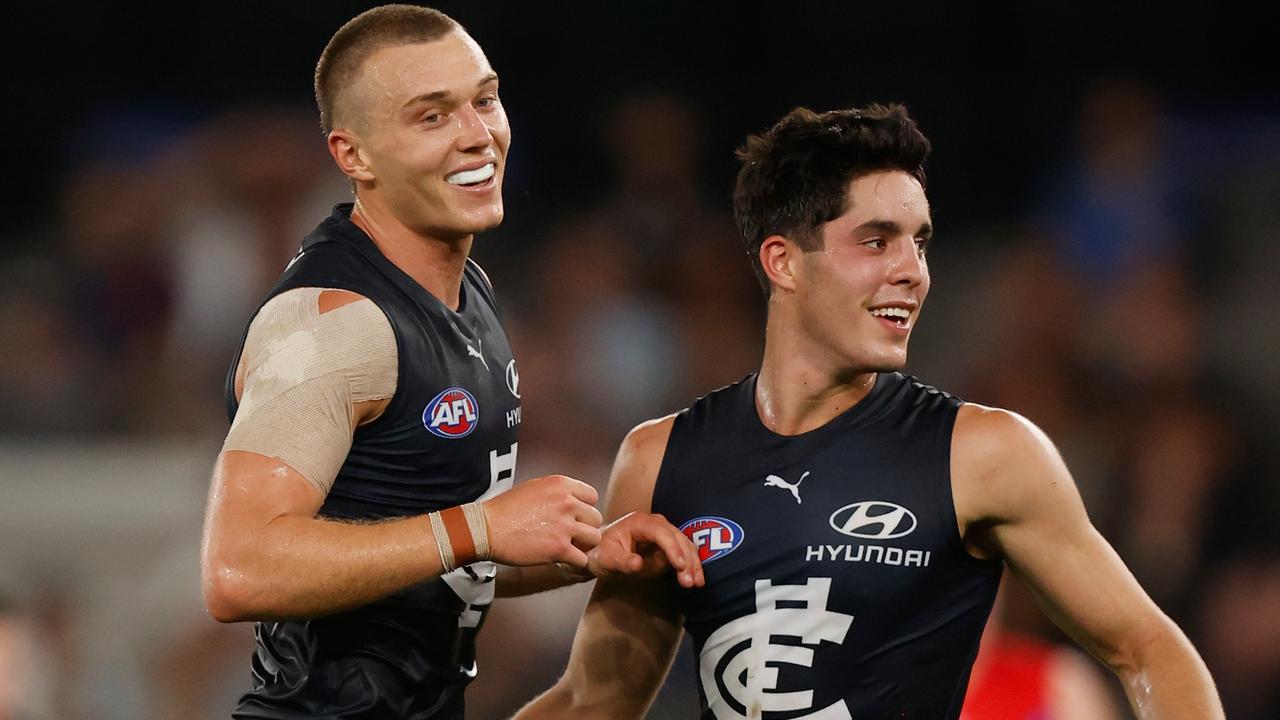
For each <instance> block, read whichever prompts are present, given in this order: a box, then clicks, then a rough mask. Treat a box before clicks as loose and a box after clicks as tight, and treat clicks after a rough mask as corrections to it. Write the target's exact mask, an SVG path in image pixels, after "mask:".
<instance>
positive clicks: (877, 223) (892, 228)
mask: <svg viewBox="0 0 1280 720" xmlns="http://www.w3.org/2000/svg"><path fill="white" fill-rule="evenodd" d="M855 229H856V230H876V231H878V232H882V233H887V234H889V235H901V234H903V230H902V226H901V225H899V224H898V222H897V221H896V220H874V219H873V220H868V221H866V222H864V223H862V224H861V225H859V226H858V227H857V228H855ZM915 236H916V237H919V238H924V239H925V240H928V239H929V238H931V237H933V225H930V224H929V223H928V222H926V223H923V224H922V225H921V226H920V229H919V230H917V231H916V235H915Z"/></svg>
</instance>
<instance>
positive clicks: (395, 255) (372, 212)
mask: <svg viewBox="0 0 1280 720" xmlns="http://www.w3.org/2000/svg"><path fill="white" fill-rule="evenodd" d="M351 222H352V223H354V224H355V225H356V227H359V228H360V229H361V230H363V231H364V232H365V234H366V235H368V236H369V237H370V238H371V239H372V240H373V244H374V245H376V246H377V247H378V250H380V251H381V252H382V254H383V255H384V256H386V258H387V259H388V260H390V261H391V262H392V263H394V264H395V266H396V267H398V268H400V269H401V270H403V271H404V273H405V274H406V275H408V276H409V277H411V278H413V279H414V281H416V282H417V283H418V284H419V285H421V286H422V287H423V289H424V290H426V291H427V292H429V293H431V294H432V295H434V296H436V298H437V299H439V300H440V302H442V303H444V304H445V305H446V306H448V307H449V308H451V309H453V310H457V309H458V304H459V302H460V297H461V293H462V271H463V269H464V268H465V267H466V263H467V255H468V254H469V253H470V252H471V242H472V240H473V239H474V237H475V236H473V235H467V236H466V237H464V238H462V239H460V240H453V241H449V240H441V239H438V238H434V237H429V236H426V235H423V234H422V233H419V232H417V231H415V230H413V229H412V228H410V227H409V226H407V225H405V224H404V223H403V222H401V221H400V219H399V218H397V217H396V216H395V215H394V214H393V213H392V212H390V211H389V210H388V209H386V208H385V207H384V206H382V205H381V204H379V203H378V202H377V201H371V200H365V199H362V198H360V197H359V196H357V197H356V204H355V207H354V208H353V209H352V210H351Z"/></svg>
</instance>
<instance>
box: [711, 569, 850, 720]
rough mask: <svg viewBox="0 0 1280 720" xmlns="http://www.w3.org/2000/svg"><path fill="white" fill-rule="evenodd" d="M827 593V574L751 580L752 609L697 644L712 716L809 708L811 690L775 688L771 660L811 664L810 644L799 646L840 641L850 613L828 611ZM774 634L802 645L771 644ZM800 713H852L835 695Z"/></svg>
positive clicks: (824, 716)
mask: <svg viewBox="0 0 1280 720" xmlns="http://www.w3.org/2000/svg"><path fill="white" fill-rule="evenodd" d="M830 594H831V578H809V582H808V583H807V584H805V585H774V584H773V581H772V580H757V581H756V611H755V613H753V614H751V615H744V616H743V617H740V618H738V619H737V620H734V621H733V622H730V623H728V624H726V625H724V626H722V627H721V628H720V629H719V630H716V631H715V632H714V633H712V634H711V637H709V638H707V642H706V644H705V645H704V646H703V648H702V658H701V662H700V665H701V668H700V672H701V676H702V689H703V690H704V691H705V692H706V695H707V705H708V706H709V707H710V708H711V711H712V712H713V713H714V714H715V716H716V720H758V719H759V718H760V717H761V715H762V714H763V713H766V712H799V711H806V710H813V691H812V690H799V691H794V692H777V688H778V668H777V667H776V666H777V664H779V663H787V664H790V665H799V666H801V667H813V650H812V648H809V647H805V646H807V645H813V646H816V645H820V644H821V643H822V642H824V641H825V642H831V643H836V644H837V645H839V644H841V643H843V642H844V636H845V634H846V633H848V632H849V625H850V624H851V623H852V622H853V616H852V615H845V614H844V613H838V612H831V611H828V610H827V597H828V596H829V595H830ZM779 603H783V604H784V607H778V604H779ZM775 635H786V636H789V637H798V638H800V642H801V643H803V645H775V644H773V642H772V638H773V636H775ZM722 689H723V691H724V693H723V694H722V692H721V690H722ZM802 719H803V720H851V719H852V716H851V715H850V714H849V707H848V706H847V705H845V702H844V700H840V701H839V702H835V703H832V704H830V705H828V706H826V707H824V708H822V709H820V710H814V711H813V712H808V713H806V714H804V715H795V716H793V720H802Z"/></svg>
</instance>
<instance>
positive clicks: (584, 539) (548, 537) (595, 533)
mask: <svg viewBox="0 0 1280 720" xmlns="http://www.w3.org/2000/svg"><path fill="white" fill-rule="evenodd" d="M598 500H599V495H598V494H597V493H596V490H595V488H593V487H591V486H590V485H588V484H586V483H584V482H581V481H578V480H574V479H573V478H571V477H566V476H564V475H547V476H545V477H540V478H534V479H533V480H529V481H528V482H524V483H521V484H519V485H517V486H516V487H514V488H512V489H511V490H508V491H507V492H505V493H502V494H501V495H498V496H497V497H494V498H493V499H491V500H487V501H485V502H484V503H482V504H481V507H482V508H483V509H484V514H485V518H486V520H487V522H488V524H489V547H490V549H491V554H492V557H493V560H494V562H498V563H502V564H504V565H517V566H528V565H543V564H547V563H555V562H562V563H566V564H568V565H572V566H574V567H579V568H585V567H586V566H587V553H588V552H589V551H591V550H592V549H593V548H594V547H595V546H596V545H599V544H600V523H601V522H602V520H603V518H601V517H600V511H598V510H596V507H595V505H596V502H597V501H598Z"/></svg>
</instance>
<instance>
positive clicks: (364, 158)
mask: <svg viewBox="0 0 1280 720" xmlns="http://www.w3.org/2000/svg"><path fill="white" fill-rule="evenodd" d="M328 143H329V154H330V155H332V156H333V161H334V162H335V163H337V164H338V169H339V170H341V171H342V172H343V174H345V175H346V176H347V177H349V178H351V179H352V180H357V181H360V182H370V181H372V180H373V179H374V174H373V168H372V167H370V165H369V158H368V154H367V153H365V152H364V151H363V149H362V148H361V141H360V137H359V136H357V135H356V134H355V133H353V132H351V131H350V130H347V129H345V128H338V129H336V130H334V131H332V132H330V133H329V137H328Z"/></svg>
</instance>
